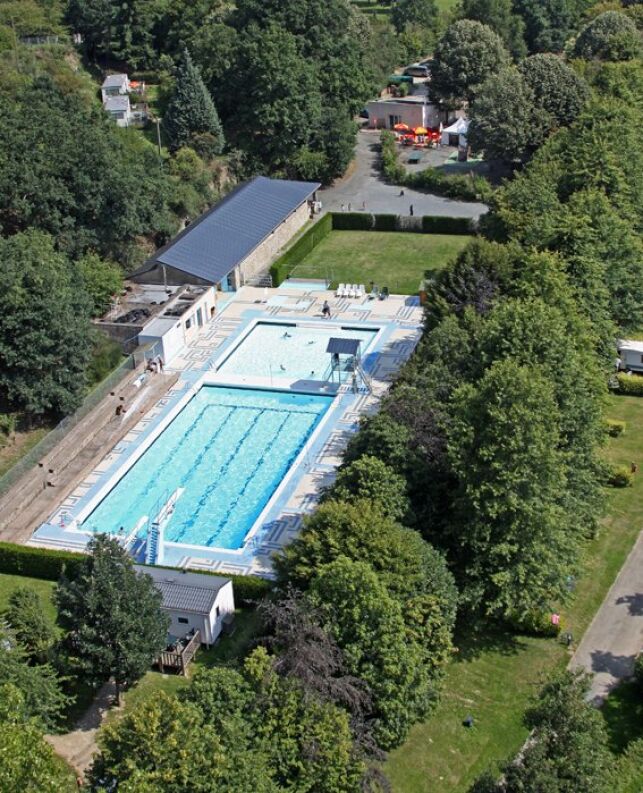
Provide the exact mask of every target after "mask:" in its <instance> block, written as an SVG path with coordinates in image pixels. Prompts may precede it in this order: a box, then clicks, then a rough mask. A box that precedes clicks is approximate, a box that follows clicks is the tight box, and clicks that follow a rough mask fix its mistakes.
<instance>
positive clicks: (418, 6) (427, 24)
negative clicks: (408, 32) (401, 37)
mask: <svg viewBox="0 0 643 793" xmlns="http://www.w3.org/2000/svg"><path fill="white" fill-rule="evenodd" d="M437 17H438V8H437V5H436V3H435V0H396V1H395V3H393V6H392V8H391V22H392V23H393V27H394V28H395V30H396V31H397V32H398V33H402V32H403V31H404V30H405V28H407V27H409V26H419V27H422V28H429V29H431V28H433V27H434V26H435V24H436V22H437Z"/></svg>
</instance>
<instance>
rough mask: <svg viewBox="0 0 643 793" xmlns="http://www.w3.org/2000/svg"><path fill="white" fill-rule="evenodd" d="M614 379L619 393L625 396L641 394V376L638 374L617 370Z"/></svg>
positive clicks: (642, 384) (642, 381)
mask: <svg viewBox="0 0 643 793" xmlns="http://www.w3.org/2000/svg"><path fill="white" fill-rule="evenodd" d="M616 379H617V380H618V392H619V393H621V394H627V396H643V377H641V376H640V375H636V374H625V373H624V372H619V373H618V374H617V375H616Z"/></svg>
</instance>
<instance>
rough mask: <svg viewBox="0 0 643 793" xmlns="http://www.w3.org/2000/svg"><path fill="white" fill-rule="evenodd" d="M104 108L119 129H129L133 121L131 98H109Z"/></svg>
mask: <svg viewBox="0 0 643 793" xmlns="http://www.w3.org/2000/svg"><path fill="white" fill-rule="evenodd" d="M103 108H104V110H105V112H106V113H108V114H109V115H110V116H111V117H112V118H113V119H114V121H115V122H116V124H117V125H118V126H119V127H129V125H130V122H131V121H132V107H131V105H130V101H129V96H108V97H107V99H106V100H105V101H104V102H103Z"/></svg>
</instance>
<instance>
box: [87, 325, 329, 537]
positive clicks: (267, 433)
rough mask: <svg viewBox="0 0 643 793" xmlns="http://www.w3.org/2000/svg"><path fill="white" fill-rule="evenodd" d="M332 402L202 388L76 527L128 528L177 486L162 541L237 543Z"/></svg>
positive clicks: (113, 530) (157, 506)
mask: <svg viewBox="0 0 643 793" xmlns="http://www.w3.org/2000/svg"><path fill="white" fill-rule="evenodd" d="M282 332H283V331H282ZM331 401H332V397H328V396H320V395H307V394H296V393H290V392H282V391H263V390H258V389H256V390H251V389H241V388H223V387H214V386H204V387H202V388H201V389H200V390H199V391H198V392H197V393H196V395H195V396H194V397H193V398H192V399H191V400H190V402H188V404H187V405H186V406H185V407H184V408H183V409H182V410H181V412H180V413H179V414H178V415H177V416H176V418H175V419H174V420H173V421H172V423H171V424H169V425H168V426H167V427H166V428H165V429H164V430H163V432H162V433H161V434H160V435H159V437H158V438H157V439H156V440H155V441H154V443H153V444H152V445H151V446H150V447H149V448H148V449H147V450H146V451H145V452H144V454H143V455H142V456H141V457H140V458H139V459H138V460H137V462H136V463H135V464H134V465H133V466H132V467H131V468H130V469H129V470H128V471H127V472H126V473H125V475H124V476H123V477H122V478H121V479H120V481H119V482H118V483H117V484H116V485H115V486H114V487H113V488H112V490H111V491H110V492H109V493H108V494H107V496H106V497H105V498H104V499H103V500H102V501H101V502H100V504H99V505H98V506H97V507H96V509H95V510H94V511H93V512H92V513H91V515H89V517H88V518H86V520H85V521H84V523H83V524H82V526H81V528H82V529H84V530H87V529H89V530H91V531H94V532H109V533H112V534H115V533H118V532H119V530H120V529H121V528H122V529H123V530H124V532H125V534H126V535H127V534H129V533H130V532H131V531H132V529H134V527H136V525H137V524H138V523H139V522H141V524H142V518H143V517H145V516H147V518H148V519H149V523H151V522H152V521H153V520H154V519H155V518H156V516H157V515H158V514H159V511H160V510H161V509H162V507H163V506H164V504H165V503H166V502H167V500H168V499H169V498H170V496H171V495H172V494H173V493H174V492H176V491H177V489H179V488H181V489H182V492H181V495H180V496H179V498H178V500H177V501H176V506H175V508H174V511H173V513H172V514H171V517H170V519H169V522H168V523H167V524H166V525H165V528H164V532H165V541H166V542H175V543H185V544H188V545H204V546H215V547H218V548H227V549H237V548H240V547H241V546H242V544H243V540H244V537H245V536H246V534H247V532H248V531H249V529H250V528H251V527H252V525H253V524H254V522H255V521H256V519H257V518H258V517H259V515H260V513H261V511H262V510H263V508H264V507H265V506H266V504H267V503H268V501H269V499H270V497H271V496H272V494H273V493H274V492H275V490H276V489H277V487H278V485H279V484H280V482H281V481H282V480H283V478H284V476H285V474H286V472H287V471H288V469H289V468H290V467H291V465H292V463H293V462H294V460H295V458H296V457H297V455H298V454H299V452H300V451H301V449H302V447H303V446H304V444H305V443H306V441H307V440H308V438H309V437H310V435H311V433H312V432H313V430H314V429H315V427H316V426H317V425H318V424H319V422H320V421H321V419H322V417H323V415H324V413H325V412H326V410H327V409H328V407H329V406H330V403H331ZM141 531H144V529H143V528H142V529H141Z"/></svg>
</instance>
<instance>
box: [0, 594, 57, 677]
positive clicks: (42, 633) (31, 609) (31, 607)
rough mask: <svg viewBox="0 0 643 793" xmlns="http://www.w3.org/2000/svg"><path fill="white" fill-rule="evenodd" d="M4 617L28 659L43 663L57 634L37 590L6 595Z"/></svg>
mask: <svg viewBox="0 0 643 793" xmlns="http://www.w3.org/2000/svg"><path fill="white" fill-rule="evenodd" d="M4 617H5V619H6V621H7V622H8V624H9V626H10V627H11V630H12V632H13V634H14V636H15V637H16V640H17V641H18V643H19V644H20V645H21V647H23V648H24V650H25V651H26V652H27V654H28V655H29V659H30V660H31V661H32V662H34V663H40V664H43V663H45V662H46V661H47V659H48V657H49V653H50V651H51V649H52V648H53V646H54V643H55V642H56V639H57V635H56V627H55V625H54V623H53V622H52V621H51V619H50V618H49V616H48V615H47V613H46V612H45V610H44V605H43V602H42V600H41V598H40V596H39V595H38V593H37V592H35V591H34V590H33V589H29V588H28V587H19V588H18V589H15V590H14V591H13V592H12V593H11V595H10V597H9V605H8V606H7V610H6V611H5V613H4Z"/></svg>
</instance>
